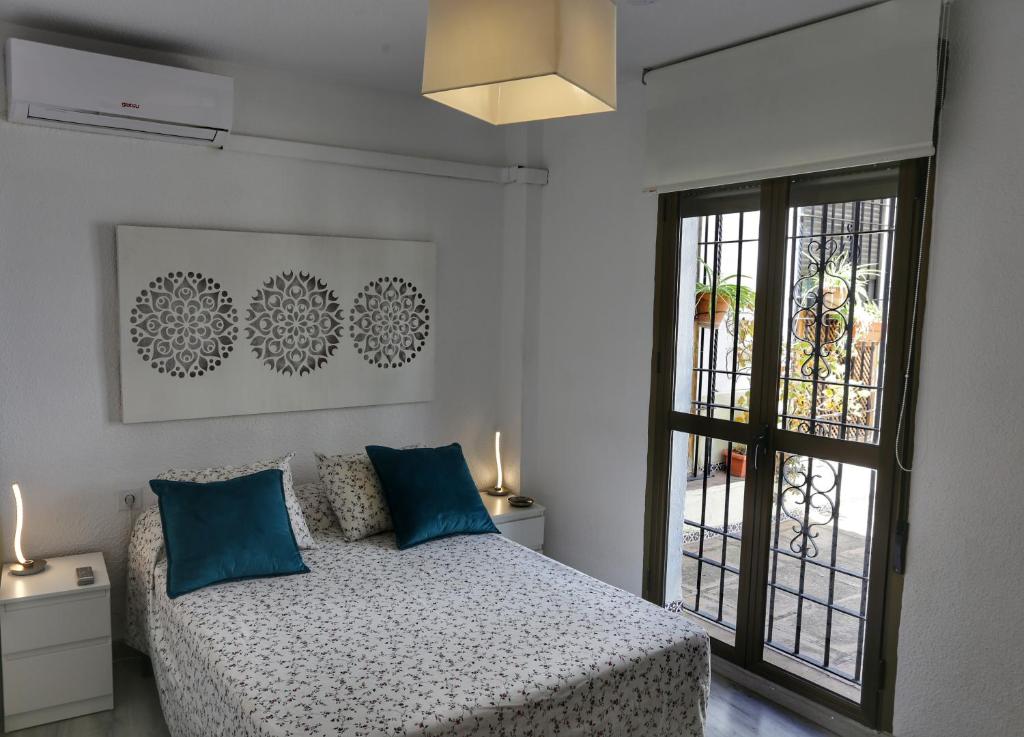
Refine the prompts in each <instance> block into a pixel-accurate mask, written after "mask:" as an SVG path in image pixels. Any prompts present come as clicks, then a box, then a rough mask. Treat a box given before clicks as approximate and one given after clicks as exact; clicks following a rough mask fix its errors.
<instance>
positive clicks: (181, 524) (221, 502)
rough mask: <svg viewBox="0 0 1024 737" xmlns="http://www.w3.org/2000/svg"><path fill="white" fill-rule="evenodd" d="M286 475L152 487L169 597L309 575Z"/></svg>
mask: <svg viewBox="0 0 1024 737" xmlns="http://www.w3.org/2000/svg"><path fill="white" fill-rule="evenodd" d="M283 475H284V474H283V472H282V471H281V469H279V468H271V469H268V470H266V471H260V472H259V473H254V474H250V475H248V476H239V477H238V478H234V479H229V480H228V481H214V482H212V483H207V484H203V483H199V482H194V481H164V480H161V479H155V480H153V481H150V482H149V486H150V488H151V489H153V493H154V494H156V495H157V498H158V499H159V502H160V522H161V524H162V525H163V530H164V548H165V549H166V551H167V596H169V597H170V598H172V599H173V598H175V597H177V596H181V595H182V594H187V593H188V592H190V591H195V590H196V589H201V588H203V587H204V586H209V585H210V584H213V583H219V582H222V581H237V580H239V579H243V578H258V577H262V576H287V575H289V574H292V573H309V569H308V568H307V567H306V564H305V563H304V562H303V560H302V555H301V554H300V553H299V546H298V545H297V544H296V542H295V535H294V533H293V532H292V526H291V522H289V520H288V508H287V507H286V506H285V503H284V484H283V482H282V476H283Z"/></svg>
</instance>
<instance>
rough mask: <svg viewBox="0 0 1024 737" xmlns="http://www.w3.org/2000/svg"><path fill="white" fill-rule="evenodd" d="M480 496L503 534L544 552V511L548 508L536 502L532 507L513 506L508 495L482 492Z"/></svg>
mask: <svg viewBox="0 0 1024 737" xmlns="http://www.w3.org/2000/svg"><path fill="white" fill-rule="evenodd" d="M480 498H481V499H482V500H483V502H484V506H485V507H487V511H488V512H489V513H490V515H491V519H492V520H494V524H495V525H497V527H498V529H499V530H501V534H502V535H505V536H506V537H508V538H510V539H512V540H515V541H516V542H517V543H519V544H520V545H525V546H526V547H528V548H530V549H531V550H536V551H537V552H538V553H543V552H544V513H545V512H546V511H547V510H546V509H544V507H543V506H542V505H540V504H537V503H536V502H534V503H533V506H530V507H513V506H512V505H511V504H509V503H508V498H507V497H503V496H491V495H490V494H487V493H485V492H481V493H480Z"/></svg>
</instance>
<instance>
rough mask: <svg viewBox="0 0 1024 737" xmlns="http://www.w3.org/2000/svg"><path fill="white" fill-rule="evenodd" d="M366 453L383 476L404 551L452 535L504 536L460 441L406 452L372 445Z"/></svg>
mask: <svg viewBox="0 0 1024 737" xmlns="http://www.w3.org/2000/svg"><path fill="white" fill-rule="evenodd" d="M366 455H368V456H369V457H370V461H371V462H372V463H373V467H374V468H375V469H376V470H377V476H378V477H379V478H380V486H381V490H383V492H384V500H385V501H386V502H387V504H388V509H389V510H391V519H392V521H393V522H394V527H395V542H396V543H397V544H398V547H399V548H400V549H405V548H411V547H412V546H413V545H419V544H420V543H425V542H427V541H428V540H434V539H436V538H439V537H448V536H450V535H478V534H480V533H483V532H498V528H497V527H495V526H494V522H492V521H491V516H490V515H489V514H487V509H486V508H485V507H484V504H483V502H482V501H480V492H478V491H477V488H476V484H475V483H474V482H473V477H472V476H471V475H470V473H469V467H468V466H467V465H466V459H465V458H464V457H463V456H462V446H461V445H459V444H458V443H453V444H452V445H446V446H444V447H443V448H409V449H405V450H396V449H394V448H384V447H382V446H379V445H368V446H366Z"/></svg>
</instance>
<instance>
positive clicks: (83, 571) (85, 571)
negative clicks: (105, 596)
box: [75, 566, 96, 586]
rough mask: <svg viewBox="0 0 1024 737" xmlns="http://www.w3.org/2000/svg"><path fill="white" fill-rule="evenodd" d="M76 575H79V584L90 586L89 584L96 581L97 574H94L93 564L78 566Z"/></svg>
mask: <svg viewBox="0 0 1024 737" xmlns="http://www.w3.org/2000/svg"><path fill="white" fill-rule="evenodd" d="M75 575H76V576H78V585H79V586H88V585H89V584H91V583H95V582H96V578H95V576H93V575H92V566H82V567H81V568H76V569H75Z"/></svg>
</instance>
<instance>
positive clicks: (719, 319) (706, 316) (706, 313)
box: [693, 292, 729, 328]
mask: <svg viewBox="0 0 1024 737" xmlns="http://www.w3.org/2000/svg"><path fill="white" fill-rule="evenodd" d="M728 313H729V300H728V299H726V298H725V297H724V296H723V295H721V294H719V295H718V296H717V297H716V299H715V325H714V327H716V328H718V327H721V326H722V323H723V322H725V316H726V315H727V314H728ZM693 321H694V322H695V323H697V324H698V325H699V326H701V327H702V328H710V327H711V292H703V293H701V295H700V296H699V297H697V306H696V308H695V309H694V313H693Z"/></svg>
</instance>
